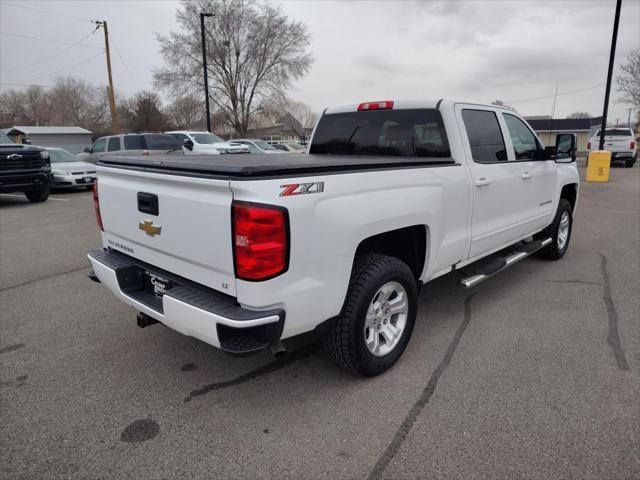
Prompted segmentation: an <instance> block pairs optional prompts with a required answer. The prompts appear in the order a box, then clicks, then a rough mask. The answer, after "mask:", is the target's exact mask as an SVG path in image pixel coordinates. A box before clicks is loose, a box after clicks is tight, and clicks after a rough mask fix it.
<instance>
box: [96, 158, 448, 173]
mask: <svg viewBox="0 0 640 480" xmlns="http://www.w3.org/2000/svg"><path fill="white" fill-rule="evenodd" d="M98 164H99V165H104V166H111V167H120V168H134V169H137V170H140V169H142V170H149V171H157V172H166V173H172V172H173V173H176V174H182V175H185V174H192V175H193V174H195V175H211V176H219V177H257V176H274V175H277V176H280V175H292V176H295V175H303V174H313V173H316V172H326V171H333V170H336V171H342V170H363V169H389V168H402V167H422V166H424V167H427V166H430V165H454V164H455V162H454V160H453V159H452V158H442V157H440V158H429V157H380V156H373V155H362V156H357V155H310V154H295V153H283V154H233V155H166V156H164V155H156V156H148V157H126V156H111V157H110V156H104V157H102V158H101V159H100V161H99V162H98Z"/></svg>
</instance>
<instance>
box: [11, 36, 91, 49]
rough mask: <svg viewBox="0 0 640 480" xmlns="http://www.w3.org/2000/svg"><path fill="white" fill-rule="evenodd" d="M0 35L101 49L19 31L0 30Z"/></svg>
mask: <svg viewBox="0 0 640 480" xmlns="http://www.w3.org/2000/svg"><path fill="white" fill-rule="evenodd" d="M0 35H7V36H9V37H18V38H28V39H29V40H38V41H40V42H48V43H59V44H61V45H73V46H74V47H86V48H99V49H101V50H102V47H96V46H95V45H87V44H84V43H77V44H74V43H72V42H63V41H61V40H50V39H48V38H39V37H30V36H29V35H22V34H20V33H8V32H0Z"/></svg>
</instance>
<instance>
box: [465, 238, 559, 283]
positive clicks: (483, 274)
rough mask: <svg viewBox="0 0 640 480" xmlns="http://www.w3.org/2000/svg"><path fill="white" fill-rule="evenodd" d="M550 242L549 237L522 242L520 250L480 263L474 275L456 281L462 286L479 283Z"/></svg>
mask: <svg viewBox="0 0 640 480" xmlns="http://www.w3.org/2000/svg"><path fill="white" fill-rule="evenodd" d="M550 243H551V239H550V238H545V239H544V240H535V241H533V242H531V243H527V244H524V245H523V246H522V249H521V250H520V251H516V252H514V253H512V254H510V255H509V256H507V257H504V258H497V259H495V260H493V261H491V262H489V263H486V264H484V265H480V266H479V267H478V268H477V269H476V273H475V274H474V275H471V276H470V277H467V278H463V279H462V280H460V281H459V282H458V284H459V285H462V286H463V287H464V288H472V287H475V286H476V285H478V284H479V283H481V282H484V281H485V280H486V279H487V278H490V277H492V276H494V275H495V274H496V273H500V272H501V271H503V270H505V269H507V268H509V267H510V266H512V265H515V264H516V263H518V262H519V261H520V260H522V259H524V258H527V257H528V256H529V255H532V254H534V253H536V252H537V251H538V250H540V249H541V248H543V247H546V246H547V245H549V244H550Z"/></svg>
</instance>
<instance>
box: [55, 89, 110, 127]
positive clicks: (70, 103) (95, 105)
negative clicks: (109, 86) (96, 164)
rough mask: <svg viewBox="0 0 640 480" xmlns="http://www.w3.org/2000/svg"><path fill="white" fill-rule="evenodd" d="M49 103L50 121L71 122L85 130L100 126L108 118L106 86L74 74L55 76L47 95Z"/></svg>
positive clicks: (68, 123) (69, 123)
mask: <svg viewBox="0 0 640 480" xmlns="http://www.w3.org/2000/svg"><path fill="white" fill-rule="evenodd" d="M47 97H48V99H49V102H50V105H51V113H52V118H51V123H56V124H58V125H74V126H78V127H83V128H87V129H89V130H92V131H93V130H104V124H105V123H107V122H108V121H109V109H108V103H107V98H106V89H104V88H97V87H94V86H93V85H91V84H90V83H88V82H86V81H84V80H82V79H79V78H74V77H59V78H57V79H56V80H55V81H54V86H53V88H52V89H51V90H50V91H49V92H48V95H47Z"/></svg>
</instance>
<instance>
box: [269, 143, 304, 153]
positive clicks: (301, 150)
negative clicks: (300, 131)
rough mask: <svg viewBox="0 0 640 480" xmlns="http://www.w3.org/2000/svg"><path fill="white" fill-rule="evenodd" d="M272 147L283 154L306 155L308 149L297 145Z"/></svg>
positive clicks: (276, 145)
mask: <svg viewBox="0 0 640 480" xmlns="http://www.w3.org/2000/svg"><path fill="white" fill-rule="evenodd" d="M271 145H272V146H274V147H275V148H277V149H278V150H282V151H283V152H293V153H304V152H306V150H307V147H305V146H303V145H299V144H297V143H272V144H271Z"/></svg>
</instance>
